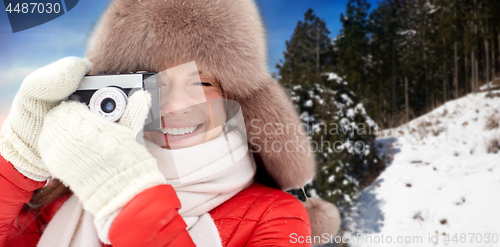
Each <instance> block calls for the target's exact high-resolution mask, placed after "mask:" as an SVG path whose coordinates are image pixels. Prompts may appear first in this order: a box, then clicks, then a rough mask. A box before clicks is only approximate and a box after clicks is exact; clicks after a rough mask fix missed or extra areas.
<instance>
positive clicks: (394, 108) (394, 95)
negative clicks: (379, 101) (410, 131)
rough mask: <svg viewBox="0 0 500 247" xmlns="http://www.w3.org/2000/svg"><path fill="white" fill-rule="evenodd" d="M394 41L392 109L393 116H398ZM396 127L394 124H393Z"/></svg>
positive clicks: (393, 48)
mask: <svg viewBox="0 0 500 247" xmlns="http://www.w3.org/2000/svg"><path fill="white" fill-rule="evenodd" d="M394 46H395V44H394V41H393V42H392V83H391V97H392V102H391V109H392V117H393V118H394V117H395V116H396V61H395V60H396V54H395V53H396V49H395V47H394ZM391 127H394V126H391Z"/></svg>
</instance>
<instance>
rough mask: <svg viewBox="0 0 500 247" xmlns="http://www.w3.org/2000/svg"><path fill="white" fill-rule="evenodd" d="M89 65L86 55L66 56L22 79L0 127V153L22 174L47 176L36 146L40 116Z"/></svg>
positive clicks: (75, 84) (65, 94) (74, 85)
mask: <svg viewBox="0 0 500 247" xmlns="http://www.w3.org/2000/svg"><path fill="white" fill-rule="evenodd" d="M91 67H92V64H91V63H90V62H89V61H88V60H87V59H82V58H77V57H67V58H63V59H61V60H59V61H57V62H54V63H52V64H49V65H47V66H45V67H43V68H40V69H38V70H36V71H35V72H33V73H31V74H29V75H28V76H27V77H26V79H24V81H23V84H22V85H21V88H20V89H19V91H18V93H17V94H16V97H15V98H14V102H13V103H12V108H11V110H10V113H9V116H8V118H7V120H6V121H5V122H4V124H3V127H2V130H1V134H0V154H1V155H2V156H3V157H4V158H5V159H6V160H8V161H10V162H11V163H12V165H13V166H14V167H15V168H16V169H17V170H18V171H19V172H21V173H22V174H23V175H25V176H26V177H28V178H31V179H33V180H36V181H44V180H46V179H47V178H48V177H49V176H50V174H49V172H48V171H47V170H46V169H45V168H44V167H43V166H42V165H41V160H40V154H39V150H38V138H39V135H40V131H41V129H42V125H43V123H44V118H45V116H46V114H47V113H48V112H49V111H50V110H51V109H52V108H54V107H56V106H57V105H59V104H60V103H61V101H62V100H64V99H66V98H67V97H68V96H69V95H71V94H72V93H73V92H74V91H75V90H76V89H77V87H78V84H79V83H80V81H81V80H82V78H83V77H84V76H85V74H87V73H88V72H89V71H90V69H91Z"/></svg>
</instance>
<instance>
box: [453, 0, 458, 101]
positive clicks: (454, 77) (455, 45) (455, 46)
mask: <svg viewBox="0 0 500 247" xmlns="http://www.w3.org/2000/svg"><path fill="white" fill-rule="evenodd" d="M453 17H454V18H455V34H454V36H455V44H454V46H453V51H454V56H455V58H454V61H455V73H454V76H453V86H454V87H455V90H454V92H455V99H457V98H458V55H457V43H458V42H457V34H456V32H458V30H457V0H455V1H454V4H453Z"/></svg>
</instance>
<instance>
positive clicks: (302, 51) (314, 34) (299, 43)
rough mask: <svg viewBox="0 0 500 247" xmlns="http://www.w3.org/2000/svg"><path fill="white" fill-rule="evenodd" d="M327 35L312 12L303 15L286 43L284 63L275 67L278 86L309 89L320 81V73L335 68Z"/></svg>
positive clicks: (328, 32)
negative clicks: (305, 87) (278, 80)
mask: <svg viewBox="0 0 500 247" xmlns="http://www.w3.org/2000/svg"><path fill="white" fill-rule="evenodd" d="M328 34H330V31H329V30H328V28H327V27H326V23H325V21H324V20H323V19H320V18H319V17H317V16H316V15H315V14H314V11H313V10H312V9H309V10H307V12H306V13H305V14H304V20H303V21H299V22H298V23H297V27H296V28H295V31H294V33H293V35H292V38H291V39H290V40H289V41H286V51H285V52H283V55H284V61H281V64H277V65H276V67H277V68H278V69H279V74H280V76H281V82H282V83H284V84H294V85H312V84H313V82H316V81H318V80H320V79H321V73H324V72H326V71H331V70H332V67H334V66H335V61H334V56H333V49H332V42H331V39H330V37H329V36H328Z"/></svg>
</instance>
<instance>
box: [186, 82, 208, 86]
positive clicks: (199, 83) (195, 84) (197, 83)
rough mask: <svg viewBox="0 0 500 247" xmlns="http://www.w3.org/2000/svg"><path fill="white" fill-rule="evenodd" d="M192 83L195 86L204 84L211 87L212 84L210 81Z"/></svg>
mask: <svg viewBox="0 0 500 247" xmlns="http://www.w3.org/2000/svg"><path fill="white" fill-rule="evenodd" d="M191 85H194V86H203V87H210V86H212V83H210V82H195V83H193V84H191Z"/></svg>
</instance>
